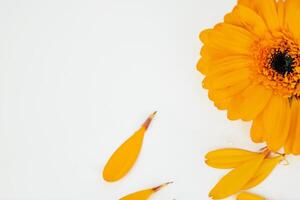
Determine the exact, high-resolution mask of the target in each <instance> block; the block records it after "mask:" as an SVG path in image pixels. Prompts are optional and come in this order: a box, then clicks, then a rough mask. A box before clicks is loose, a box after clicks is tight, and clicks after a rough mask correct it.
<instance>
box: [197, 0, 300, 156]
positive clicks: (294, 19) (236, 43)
mask: <svg viewBox="0 0 300 200" xmlns="http://www.w3.org/2000/svg"><path fill="white" fill-rule="evenodd" d="M299 21H300V1H299V0H239V1H238V3H237V5H236V7H235V8H234V9H233V11H232V12H231V13H229V14H227V15H226V16H225V17H224V22H222V23H219V24H217V25H216V26H215V27H214V28H212V29H208V30H205V31H203V32H202V33H201V34H200V39H201V41H202V42H203V44H204V45H203V47H202V50H201V59H200V61H199V62H198V65H197V68H198V70H199V71H200V72H201V73H203V74H204V75H205V79H204V80H203V87H204V88H206V89H208V91H209V98H210V99H211V100H212V101H214V103H215V105H216V106H217V107H218V108H219V109H222V110H227V113H228V118H229V119H231V120H236V119H242V120H244V121H252V120H253V124H252V128H251V137H252V140H253V141H254V142H266V143H267V145H268V148H269V149H270V150H272V151H277V150H279V149H280V148H281V147H285V151H286V153H293V154H300V26H299Z"/></svg>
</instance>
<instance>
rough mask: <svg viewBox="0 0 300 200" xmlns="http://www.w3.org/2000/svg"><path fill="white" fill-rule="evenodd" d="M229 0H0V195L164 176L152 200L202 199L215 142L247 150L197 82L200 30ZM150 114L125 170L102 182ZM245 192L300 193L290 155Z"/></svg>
mask: <svg viewBox="0 0 300 200" xmlns="http://www.w3.org/2000/svg"><path fill="white" fill-rule="evenodd" d="M234 4H235V1H234V0H230V1H229V0H226V1H225V0H210V1H206V0H205V1H204V0H184V1H183V0H181V1H179V0H175V1H174V0H163V1H162V0H126V1H123V0H111V1H109V0H107V1H104V0H52V1H50V0H49V1H46V0H24V1H21V0H0V24H1V31H0V199H1V200H41V199H42V200H69V199H70V200H82V199H88V200H116V199H118V198H119V197H121V196H123V195H125V194H128V193H130V192H133V191H136V190H139V189H144V188H148V187H152V186H156V185H158V184H160V183H163V182H166V181H174V182H175V183H174V184H173V185H170V186H169V187H167V188H165V189H164V190H161V191H160V192H159V193H157V194H156V195H155V196H153V200H155V199H156V200H173V199H176V200H197V199H201V200H204V199H208V197H207V194H208V191H209V190H210V188H212V186H213V185H214V184H215V183H216V182H217V180H218V179H219V178H220V177H221V176H222V175H223V174H225V171H223V170H216V169H211V168H209V167H207V166H205V164H204V163H203V156H204V154H205V153H206V152H207V151H209V150H212V149H215V148H220V147H229V146H234V147H243V148H248V149H253V150H257V149H258V148H260V147H262V145H259V146H257V145H254V144H252V143H251V141H250V139H249V137H248V132H249V124H246V123H242V122H240V121H237V122H230V121H228V120H227V119H226V114H225V112H220V111H218V110H217V109H216V108H215V107H214V106H213V104H212V102H210V101H209V100H208V97H207V92H206V91H205V90H203V89H202V88H201V80H202V78H203V77H202V76H201V75H200V74H199V73H198V72H197V71H196V70H195V64H196V62H197V60H198V58H199V51H200V47H201V44H200V42H199V41H198V33H199V32H200V31H201V30H203V29H204V28H207V27H211V26H213V25H214V24H215V23H217V22H219V21H221V20H222V18H223V15H224V14H225V13H226V12H229V11H230V10H231V9H232V8H233V6H234ZM154 110H157V111H158V114H157V116H156V118H155V120H154V121H153V123H152V125H151V128H150V129H149V131H148V132H147V135H146V136H145V141H144V146H143V149H142V152H141V155H140V158H139V160H138V162H137V163H136V165H135V167H134V169H133V170H132V171H131V172H130V174H128V176H126V177H125V178H124V179H122V180H121V181H119V182H117V183H114V184H108V183H105V182H104V181H103V180H102V178H101V173H102V168H103V166H104V164H105V162H106V161H107V159H108V158H109V156H110V155H111V153H112V152H113V151H114V150H115V149H116V148H117V147H118V146H119V145H120V144H121V143H122V142H123V141H124V140H125V139H126V138H128V137H129V136H130V135H131V134H132V133H133V132H134V131H135V130H136V129H137V128H138V127H139V126H140V124H141V123H142V122H143V121H144V120H145V118H146V117H147V116H148V115H149V114H150V113H151V112H153V111H154ZM289 161H290V165H289V166H283V165H280V166H279V167H278V168H277V169H276V170H275V171H274V173H272V175H271V176H270V177H269V178H268V179H267V180H266V181H265V182H264V183H263V184H261V185H260V186H259V187H257V188H255V189H254V190H253V191H255V192H258V193H260V194H263V195H265V196H266V197H269V198H270V199H278V200H288V199H295V200H297V199H300V194H299V192H298V188H299V185H298V184H297V183H298V180H299V179H300V173H299V168H300V159H298V158H289Z"/></svg>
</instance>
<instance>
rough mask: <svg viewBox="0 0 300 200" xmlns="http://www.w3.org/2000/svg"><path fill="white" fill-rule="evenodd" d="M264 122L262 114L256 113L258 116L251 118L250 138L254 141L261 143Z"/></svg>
mask: <svg viewBox="0 0 300 200" xmlns="http://www.w3.org/2000/svg"><path fill="white" fill-rule="evenodd" d="M264 133H265V130H264V124H263V121H262V114H260V115H258V117H257V118H256V119H255V120H253V123H252V126H251V139H252V141H253V142H255V143H261V142H263V141H264V137H265V136H264Z"/></svg>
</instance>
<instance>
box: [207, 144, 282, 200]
mask: <svg viewBox="0 0 300 200" xmlns="http://www.w3.org/2000/svg"><path fill="white" fill-rule="evenodd" d="M205 158H206V163H207V164H208V165H209V166H211V167H214V168H221V169H226V168H228V169H229V168H232V170H231V171H230V172H229V173H228V174H226V175H225V176H223V177H222V178H221V180H220V181H219V182H218V183H217V184H216V185H215V186H214V188H213V189H212V190H211V191H210V193H209V196H210V197H211V198H212V199H223V198H226V197H229V196H231V195H234V194H237V193H238V192H240V191H244V190H248V189H251V188H253V187H255V186H257V185H258V184H260V183H261V182H262V181H264V180H265V179H266V178H267V177H268V176H269V174H270V173H271V172H272V171H273V169H274V168H275V167H276V166H277V165H278V163H280V162H281V161H282V160H283V158H284V157H283V155H276V156H274V155H272V154H271V152H270V151H269V150H268V149H266V150H264V151H261V152H251V151H247V150H243V149H232V148H227V149H219V150H215V151H211V152H209V153H208V154H207V155H206V156H205Z"/></svg>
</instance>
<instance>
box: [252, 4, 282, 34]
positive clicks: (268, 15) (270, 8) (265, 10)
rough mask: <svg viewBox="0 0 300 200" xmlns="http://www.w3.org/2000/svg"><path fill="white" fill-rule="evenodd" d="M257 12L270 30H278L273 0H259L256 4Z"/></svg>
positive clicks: (278, 24) (278, 25)
mask: <svg viewBox="0 0 300 200" xmlns="http://www.w3.org/2000/svg"><path fill="white" fill-rule="evenodd" d="M256 7H257V11H258V13H259V14H260V16H262V18H263V19H264V21H265V23H266V25H267V26H268V27H269V29H270V30H277V29H280V23H279V19H278V14H277V7H276V1H275V0H260V1H259V2H258V1H257V3H256Z"/></svg>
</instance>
